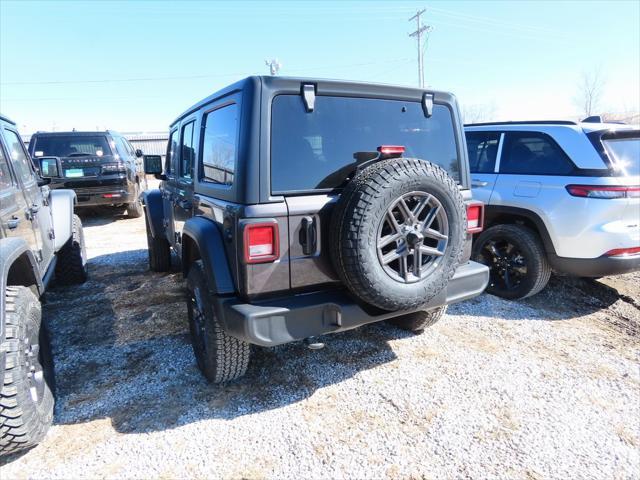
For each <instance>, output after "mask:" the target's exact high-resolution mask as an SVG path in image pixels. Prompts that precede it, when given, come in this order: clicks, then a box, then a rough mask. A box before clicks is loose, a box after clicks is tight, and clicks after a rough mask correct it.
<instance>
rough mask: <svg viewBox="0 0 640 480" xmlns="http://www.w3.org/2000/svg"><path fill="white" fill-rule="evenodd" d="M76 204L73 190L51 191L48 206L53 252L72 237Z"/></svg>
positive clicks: (58, 249)
mask: <svg viewBox="0 0 640 480" xmlns="http://www.w3.org/2000/svg"><path fill="white" fill-rule="evenodd" d="M75 203H76V192H74V191H73V190H63V189H60V190H51V191H50V193H49V205H50V206H51V221H52V223H53V231H54V233H55V236H54V238H53V250H54V251H55V252H58V251H60V249H61V248H62V247H63V246H64V245H65V244H66V243H67V241H68V240H69V239H70V238H71V236H72V235H73V207H74V205H75Z"/></svg>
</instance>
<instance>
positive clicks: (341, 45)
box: [0, 0, 640, 133]
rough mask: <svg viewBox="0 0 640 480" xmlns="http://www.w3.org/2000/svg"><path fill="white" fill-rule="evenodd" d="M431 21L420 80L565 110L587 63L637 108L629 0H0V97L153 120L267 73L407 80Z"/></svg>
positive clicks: (537, 111)
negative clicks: (273, 64)
mask: <svg viewBox="0 0 640 480" xmlns="http://www.w3.org/2000/svg"><path fill="white" fill-rule="evenodd" d="M423 7H424V8H426V9H427V13H426V15H425V20H426V23H428V24H429V25H432V26H433V27H434V29H433V32H432V33H431V35H430V38H429V44H428V48H427V51H426V57H425V78H426V82H427V83H428V84H429V85H430V86H433V87H434V88H439V89H445V90H450V91H452V92H454V93H455V94H456V95H457V96H458V99H459V100H460V102H461V103H462V104H463V105H465V106H467V107H468V106H474V105H480V106H486V105H489V106H491V108H492V110H494V112H493V115H494V116H495V117H496V118H497V119H522V118H533V117H538V118H539V117H547V118H552V117H553V118H558V117H569V116H575V115H577V114H578V107H577V106H576V105H575V104H574V101H573V98H574V97H575V96H576V91H577V89H578V83H579V80H580V75H581V73H582V72H583V71H592V70H594V69H596V68H599V69H600V70H601V71H602V74H603V76H604V77H605V78H606V85H605V89H604V96H603V99H602V106H603V108H604V109H606V110H608V111H623V110H634V111H638V110H640V98H639V97H640V94H639V90H640V26H639V25H640V2H639V1H637V0H630V1H618V2H616V1H607V2H595V1H571V2H556V1H537V2H524V1H512V2H507V1H502V2H481V1H467V2H434V1H419V2H405V1H400V2H382V1H376V2H305V1H301V0H299V1H284V2H268V1H262V2H241V1H237V2H233V3H226V2H213V1H212V2H205V1H200V2H186V1H184V2H153V1H137V2H135V1H132V2H119V1H106V2H102V1H86V2H81V1H77V2H55V1H47V2H35V1H34V2H31V1H20V2H18V1H16V2H14V1H9V0H0V89H1V90H0V110H1V111H2V112H3V113H4V114H5V115H8V116H9V117H11V118H13V119H14V120H16V121H17V122H18V124H19V125H20V126H21V128H22V130H23V131H24V132H25V133H29V132H31V131H34V130H39V129H40V130H48V129H51V128H52V127H54V126H55V128H56V129H58V130H62V129H69V128H72V127H76V128H79V129H81V128H82V129H94V128H96V127H99V128H105V127H107V128H113V129H117V130H121V131H156V130H165V129H166V128H167V126H168V124H169V123H170V122H171V121H172V120H173V119H174V118H175V117H176V116H177V115H178V114H179V113H180V112H182V111H183V110H184V109H185V108H187V107H188V106H190V105H191V104H193V103H194V102H196V101H197V100H199V99H201V98H203V97H205V96H207V95H209V94H210V93H212V92H214V91H215V90H216V89H218V88H219V87H222V86H224V85H226V84H228V83H231V82H232V81H234V80H236V79H238V78H242V77H244V76H247V75H251V74H266V73H268V70H267V67H266V66H265V64H264V61H265V59H266V58H274V57H276V58H278V59H279V60H280V62H281V63H282V64H283V66H282V69H281V72H280V73H281V74H282V75H292V76H293V75H300V76H314V77H316V76H317V77H324V78H342V79H353V80H369V81H376V82H383V83H396V84H413V85H415V84H416V83H417V65H416V47H415V43H414V40H413V39H411V38H409V37H408V36H407V33H409V32H410V31H412V30H413V29H414V28H415V23H410V22H408V21H407V19H408V18H409V17H410V16H411V15H412V14H413V13H414V12H415V11H416V10H417V9H419V8H423Z"/></svg>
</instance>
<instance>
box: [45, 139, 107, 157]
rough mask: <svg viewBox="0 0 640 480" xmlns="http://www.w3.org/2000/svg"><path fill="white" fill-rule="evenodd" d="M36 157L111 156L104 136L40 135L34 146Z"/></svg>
mask: <svg viewBox="0 0 640 480" xmlns="http://www.w3.org/2000/svg"><path fill="white" fill-rule="evenodd" d="M32 152H33V156H34V157H76V156H88V155H90V156H94V155H95V156H97V157H101V156H103V155H111V149H110V148H109V142H107V137H105V136H104V135H95V136H90V135H50V136H48V135H38V136H36V138H35V144H34V146H33V150H32Z"/></svg>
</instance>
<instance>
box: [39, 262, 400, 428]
mask: <svg viewBox="0 0 640 480" xmlns="http://www.w3.org/2000/svg"><path fill="white" fill-rule="evenodd" d="M89 266H90V280H89V281H88V282H87V283H86V284H84V285H80V286H76V287H71V288H59V289H53V290H52V291H51V294H50V295H49V298H48V302H47V304H46V306H45V315H46V319H47V324H48V325H49V327H50V330H51V338H52V345H53V354H54V360H55V370H56V378H57V402H56V409H55V417H54V423H55V424H78V423H85V422H91V421H93V420H98V419H103V418H109V419H111V422H112V424H113V426H114V428H115V429H116V430H117V431H118V432H122V433H141V432H152V431H159V430H166V429H170V428H175V427H177V426H180V425H184V424H188V423H192V422H197V421H199V420H203V419H209V418H220V419H232V418H235V417H238V416H241V415H249V414H254V413H259V412H262V411H266V410H270V409H277V408H280V407H283V406H286V405H289V404H292V403H295V402H299V401H302V400H304V399H306V398H308V397H309V396H311V395H312V394H313V393H314V392H315V391H316V390H318V389H321V388H323V387H325V386H327V385H331V384H335V383H338V382H341V381H343V380H345V379H348V378H350V377H352V376H354V375H356V374H357V373H358V372H360V371H363V370H366V369H370V368H374V367H377V366H379V365H382V364H385V363H387V362H391V361H393V360H395V359H396V355H395V353H394V352H393V350H392V349H391V347H390V345H389V343H388V341H389V340H390V339H393V338H402V337H408V336H409V334H407V333H405V332H402V331H400V330H398V329H395V328H391V327H389V326H387V325H385V324H384V323H383V324H378V325H371V326H366V327H363V328H360V329H358V330H355V331H351V332H345V333H341V334H336V335H331V336H330V338H326V339H325V341H326V343H327V346H326V347H325V348H324V349H322V350H319V351H312V350H309V349H308V348H307V347H306V346H304V345H303V344H302V343H301V342H298V343H293V344H288V345H283V346H280V347H275V348H271V349H265V348H255V349H254V351H253V357H252V361H251V364H250V367H249V370H248V372H247V374H246V376H244V377H243V378H241V379H238V380H236V381H234V382H229V383H227V384H223V385H209V384H208V383H207V382H206V381H205V379H204V378H203V377H202V375H201V374H200V372H199V371H198V369H197V367H196V363H195V359H194V356H193V352H192V349H191V343H190V338H189V333H188V323H187V312H186V307H185V303H184V301H183V295H184V290H183V289H184V286H183V282H182V279H181V274H180V273H179V272H178V271H177V269H176V270H175V271H173V272H170V273H167V274H158V273H151V272H149V271H148V269H147V252H146V250H131V251H125V252H119V253H114V254H109V255H102V256H99V257H95V258H93V259H91V260H90V264H89Z"/></svg>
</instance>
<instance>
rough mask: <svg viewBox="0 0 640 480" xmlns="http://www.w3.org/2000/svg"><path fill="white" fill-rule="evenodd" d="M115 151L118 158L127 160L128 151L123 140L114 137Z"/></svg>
mask: <svg viewBox="0 0 640 480" xmlns="http://www.w3.org/2000/svg"><path fill="white" fill-rule="evenodd" d="M116 150H118V155H120V158H121V159H122V160H126V159H127V157H128V156H129V151H128V150H127V146H126V143H125V141H124V138H122V137H116Z"/></svg>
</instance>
